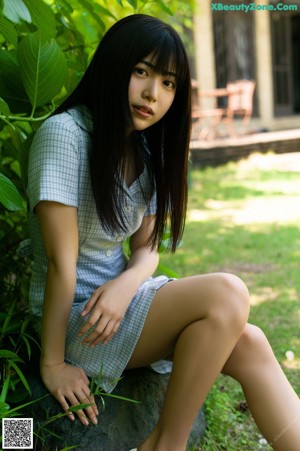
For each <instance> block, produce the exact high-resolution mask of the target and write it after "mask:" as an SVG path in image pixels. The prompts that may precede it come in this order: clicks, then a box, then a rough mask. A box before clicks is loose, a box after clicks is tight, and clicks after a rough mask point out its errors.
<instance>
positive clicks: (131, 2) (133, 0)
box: [127, 0, 137, 9]
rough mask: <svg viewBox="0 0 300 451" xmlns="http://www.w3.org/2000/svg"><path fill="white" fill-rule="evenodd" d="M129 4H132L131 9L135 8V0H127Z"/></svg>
mask: <svg viewBox="0 0 300 451" xmlns="http://www.w3.org/2000/svg"><path fill="white" fill-rule="evenodd" d="M127 2H128V3H129V5H130V6H132V8H133V9H136V8H137V0H127Z"/></svg>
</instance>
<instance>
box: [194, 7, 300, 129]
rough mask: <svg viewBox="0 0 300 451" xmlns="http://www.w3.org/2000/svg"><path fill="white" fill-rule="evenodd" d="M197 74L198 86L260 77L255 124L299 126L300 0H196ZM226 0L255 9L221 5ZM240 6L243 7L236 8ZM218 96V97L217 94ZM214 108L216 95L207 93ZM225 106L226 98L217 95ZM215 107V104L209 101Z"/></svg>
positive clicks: (203, 87) (202, 88)
mask: <svg viewBox="0 0 300 451" xmlns="http://www.w3.org/2000/svg"><path fill="white" fill-rule="evenodd" d="M196 2H197V5H196V13H195V17H194V42H195V79H196V81H197V86H198V89H199V91H200V92H201V91H202V92H203V91H204V92H205V91H209V90H213V89H215V88H225V87H226V85H227V84H228V83H229V82H232V81H236V80H249V79H252V80H255V82H256V89H255V93H254V97H253V119H252V121H251V124H252V127H255V128H256V129H257V130H270V131H272V130H285V129H292V128H293V129H297V128H300V1H299V0H289V1H287V0H285V1H284V0H282V2H281V5H282V6H281V8H282V9H281V10H280V11H279V10H276V11H275V10H273V11H268V10H264V9H263V7H264V5H273V6H274V7H276V6H277V5H278V3H279V2H278V1H274V2H273V1H271V0H270V1H268V0H255V1H254V0H253V2H250V1H248V0H240V1H235V0H232V1H220V2H218V0H216V1H211V0H196ZM218 3H221V4H222V5H224V4H227V5H241V4H244V5H249V6H250V5H251V3H253V4H255V6H256V8H257V9H256V10H255V11H248V12H246V11H245V10H239V11H238V10H227V11H224V10H223V11H221V10H216V6H213V4H216V5H218ZM237 9H238V8H237ZM215 100H216V99H215ZM201 101H202V102H203V104H202V105H203V108H205V102H206V103H207V108H209V102H212V98H209V97H208V98H203V100H201ZM217 102H218V106H219V107H220V106H222V102H224V100H222V99H221V98H219V99H217ZM210 107H211V106H210Z"/></svg>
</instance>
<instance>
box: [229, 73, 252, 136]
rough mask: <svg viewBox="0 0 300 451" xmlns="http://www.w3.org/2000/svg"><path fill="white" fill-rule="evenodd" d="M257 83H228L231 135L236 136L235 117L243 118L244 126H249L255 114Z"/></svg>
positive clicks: (249, 81) (246, 81) (239, 81)
mask: <svg viewBox="0 0 300 451" xmlns="http://www.w3.org/2000/svg"><path fill="white" fill-rule="evenodd" d="M255 86H256V83H255V81H254V80H237V81H234V82H230V83H227V85H226V89H227V91H228V104H227V109H226V114H225V117H226V121H227V123H228V127H229V135H230V136H234V135H235V131H234V128H233V119H234V116H235V115H239V116H243V125H245V126H246V125H248V124H249V122H250V119H251V117H252V113H253V94H254V90H255Z"/></svg>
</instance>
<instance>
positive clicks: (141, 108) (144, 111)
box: [133, 105, 154, 117]
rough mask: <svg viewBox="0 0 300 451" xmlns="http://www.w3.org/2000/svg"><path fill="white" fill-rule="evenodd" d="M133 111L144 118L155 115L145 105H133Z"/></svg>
mask: <svg viewBox="0 0 300 451" xmlns="http://www.w3.org/2000/svg"><path fill="white" fill-rule="evenodd" d="M133 110H134V111H135V112H136V113H137V114H139V115H140V116H143V117H149V116H153V114H154V113H153V110H152V108H150V107H148V106H145V105H133Z"/></svg>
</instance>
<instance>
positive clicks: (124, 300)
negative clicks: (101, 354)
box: [78, 272, 138, 348]
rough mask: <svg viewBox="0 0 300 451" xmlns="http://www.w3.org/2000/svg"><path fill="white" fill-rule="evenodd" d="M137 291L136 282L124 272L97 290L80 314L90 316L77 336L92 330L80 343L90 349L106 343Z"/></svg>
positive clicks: (115, 330) (117, 327)
mask: <svg viewBox="0 0 300 451" xmlns="http://www.w3.org/2000/svg"><path fill="white" fill-rule="evenodd" d="M137 289H138V287H137V286H136V281H135V280H134V278H133V277H132V275H130V274H129V273H128V274H127V273H126V272H125V273H123V274H122V275H120V276H119V277H117V278H116V279H113V280H111V281H109V282H106V283H105V284H104V285H102V286H101V287H99V288H97V290H96V291H95V292H94V293H93V295H92V296H91V298H90V299H89V301H88V302H87V304H86V305H85V308H84V310H83V311H82V313H81V315H82V316H83V317H85V316H87V315H88V314H89V313H90V316H89V318H88V319H87V321H86V323H85V324H84V326H83V327H81V329H80V330H79V333H78V335H79V336H82V335H84V334H86V333H87V332H88V331H89V330H90V329H92V330H91V331H90V333H89V334H88V335H87V336H86V337H85V338H84V340H83V342H82V343H83V344H89V346H90V348H93V347H94V346H96V345H97V344H98V343H100V342H102V343H103V344H106V343H108V342H109V340H111V338H112V337H113V336H114V335H115V333H116V332H117V331H118V329H119V326H120V324H121V321H122V319H123V317H124V315H125V313H126V310H127V308H128V306H129V304H130V302H131V300H132V298H133V297H134V295H135V293H136V291H137Z"/></svg>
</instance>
